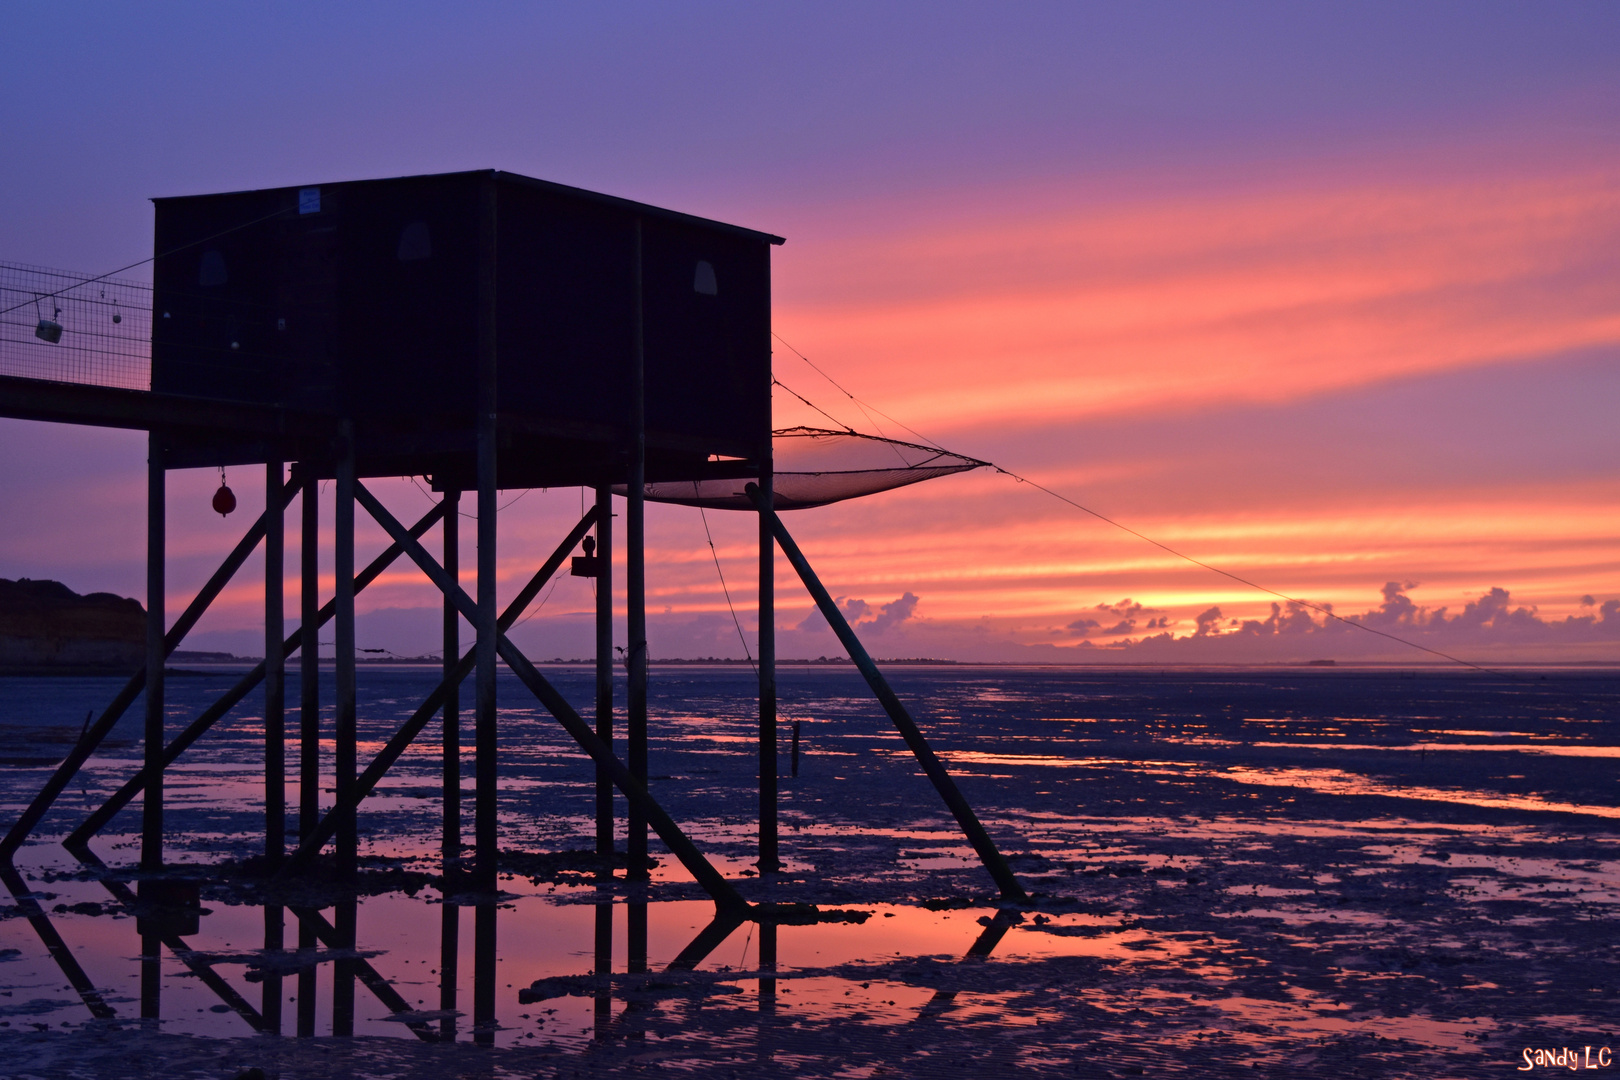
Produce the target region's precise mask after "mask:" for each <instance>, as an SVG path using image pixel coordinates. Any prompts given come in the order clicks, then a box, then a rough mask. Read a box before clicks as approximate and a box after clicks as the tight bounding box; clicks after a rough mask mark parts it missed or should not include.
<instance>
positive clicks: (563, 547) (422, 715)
mask: <svg viewBox="0 0 1620 1080" xmlns="http://www.w3.org/2000/svg"><path fill="white" fill-rule="evenodd" d="M595 524H596V508H595V507H592V508H591V509H590V510H589V511H587V512H586V514H585V516H584V517H583V518H581V519H580V521H579V524H578V525H575V526H574V528H573V531H572V532H570V533H569V534H568V535H567V536H566V537H564V538H563V542H562V543H560V544H558V545H557V550H556V551H554V552H552V554H551V558H549V559H547V560H546V562H545V564H544V565H543V566H541V567H540V569H539V570H538V571H536V572H535V575H534V577H532V578H530V579H529V583H528V584H527V585H525V586H524V587H523V591H522V592H520V593H518V595H517V596H516V597H515V598H513V600H512V602H511V603H510V604H508V605H507V607H506V610H505V611H504V612H502V613H501V617H500V619H499V620H498V621H497V625H498V626H499V627H500V628H501V629H502V630H503V631H504V630H506V629H508V628H510V627H511V625H512V624H513V623H515V622H516V621H517V619H518V616H520V615H522V614H523V612H524V610H525V609H527V608H528V606H529V605H530V604H531V603H533V602H534V598H535V597H536V596H538V595H539V594H540V590H541V589H543V588H545V585H546V582H548V581H550V580H551V577H552V575H553V574H555V573H556V572H557V571H558V569H560V568H561V567H562V564H563V561H564V560H566V559H567V558H568V556H569V555H570V553H572V552H573V550H574V549H575V548H576V547H578V546H579V542H580V540H581V539H583V538H584V536H585V534H586V533H587V532H589V531H590V529H591V526H593V525H595ZM396 546H397V545H396ZM477 657H478V652H477V650H476V649H469V650H467V652H466V653H465V654H463V655H462V657H461V660H460V661H459V662H458V663H457V665H456V667H455V670H454V671H453V672H452V673H451V674H450V675H448V676H446V677H445V678H444V679H442V680H440V682H439V685H438V686H437V687H435V688H434V690H433V693H431V694H429V695H428V697H427V700H426V701H424V702H423V703H422V706H421V708H419V709H417V710H416V712H415V713H413V714H412V715H411V718H410V719H409V720H407V721H405V723H404V724H403V725H402V726H401V727H400V729H399V731H398V732H396V733H395V734H394V737H393V738H391V739H389V740H388V744H387V745H386V746H384V747H383V748H382V750H380V751H379V752H378V753H377V756H376V757H375V758H373V759H372V762H371V764H370V765H368V766H366V771H365V772H363V773H361V774H360V777H359V779H357V780H356V781H355V782H354V785H353V788H352V795H351V798H350V799H349V800H348V802H342V803H339V804H338V805H336V806H334V807H332V808H331V809H330V810H328V811H327V812H326V814H325V815H324V816H323V817H322V818H321V820H320V822H319V824H317V825H316V826H315V830H314V831H313V832H312V833H310V835H309V836H307V837H305V838H304V839H303V840H302V841H301V842H300V843H299V845H298V850H297V851H295V852H293V853H292V855H290V856H288V858H287V861H286V863H285V864H283V866H282V868H281V870H280V871H278V872H277V874H276V877H277V878H278V879H279V878H283V877H286V876H287V875H289V874H291V873H293V872H295V871H296V870H297V869H298V868H299V867H300V866H302V865H303V864H305V863H307V862H308V861H309V860H310V859H311V858H313V857H314V855H315V853H316V852H318V851H320V850H321V848H323V847H325V846H326V842H327V841H328V840H330V839H332V837H333V836H334V835H335V834H336V833H337V830H338V825H339V823H340V822H341V821H342V817H343V814H344V813H345V812H347V811H349V810H353V809H357V808H358V807H359V806H360V804H361V803H362V802H364V801H365V798H366V796H368V795H370V794H371V793H372V791H373V790H374V789H375V788H376V787H377V784H378V783H379V782H380V781H381V780H382V778H383V776H384V775H385V774H386V773H387V772H388V770H389V769H390V768H392V767H393V764H394V762H396V761H398V760H399V757H400V755H401V754H403V753H404V752H405V750H406V748H407V747H409V746H410V745H411V743H412V742H413V741H414V740H415V739H416V737H417V736H418V735H419V734H421V732H422V729H423V728H425V727H427V726H428V724H429V723H430V722H431V721H432V720H433V718H434V716H435V714H437V713H438V711H439V710H440V709H441V708H443V707H444V702H445V699H446V698H447V697H448V696H449V694H450V691H451V690H452V689H453V688H455V687H457V686H459V685H461V682H462V681H463V680H464V679H466V677H467V676H468V675H469V674H471V673H472V669H473V665H474V664H475V663H476V662H477Z"/></svg>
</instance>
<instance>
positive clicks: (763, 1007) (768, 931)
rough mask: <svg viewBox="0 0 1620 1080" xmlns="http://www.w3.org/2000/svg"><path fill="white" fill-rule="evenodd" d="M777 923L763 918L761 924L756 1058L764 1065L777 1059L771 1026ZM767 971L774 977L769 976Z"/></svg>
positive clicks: (773, 1015) (773, 1019)
mask: <svg viewBox="0 0 1620 1080" xmlns="http://www.w3.org/2000/svg"><path fill="white" fill-rule="evenodd" d="M775 971H776V924H775V923H774V922H770V921H768V920H763V921H761V922H760V924H759V1041H758V1043H757V1045H756V1048H755V1057H756V1060H758V1061H759V1062H760V1064H762V1065H769V1064H771V1063H772V1062H774V1061H775V1057H776V1054H775V1043H774V1040H773V1039H772V1038H771V1028H772V1025H773V1024H774V1023H775V1020H776V979H775V978H774V973H775ZM766 972H771V973H772V976H773V977H770V978H767V977H766V974H765V973H766Z"/></svg>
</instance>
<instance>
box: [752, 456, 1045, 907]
mask: <svg viewBox="0 0 1620 1080" xmlns="http://www.w3.org/2000/svg"><path fill="white" fill-rule="evenodd" d="M745 490H746V491H747V492H748V496H749V498H751V499H753V500H754V504H755V505H756V506H758V507H759V510H760V513H762V514H764V515H766V516H767V517H768V518H769V519H770V523H771V532H772V533H773V534H774V535H775V536H776V543H777V545H778V546H779V547H781V549H782V553H783V554H784V555H786V556H787V557H788V562H790V563H792V564H793V569H795V570H797V571H798V572H799V580H801V581H803V582H804V587H805V589H807V590H808V591H809V593H810V597H811V599H813V600H814V601H815V602H816V606H817V607H818V608H820V609H821V613H822V614H823V615H825V616H826V617H827V622H828V624H829V625H830V626H831V627H832V630H833V633H835V634H837V635H838V640H839V641H840V642H842V643H843V646H844V648H845V649H846V650H848V652H849V658H850V659H851V660H853V661H855V666H856V667H858V668H860V670H861V674H862V675H864V676H865V677H866V684H867V685H868V686H870V687H871V688H872V693H873V694H875V695H876V696H877V699H878V702H879V703H880V704H881V705H882V706H883V711H884V712H886V713H888V714H889V719H890V720H892V721H893V722H894V726H895V728H896V729H897V730H898V731H899V732H900V737H901V738H903V739H905V740H906V746H908V747H909V748H910V749H911V752H912V753H913V754H914V755H916V757H917V761H918V762H919V763H920V764H921V765H922V767H923V772H925V773H927V774H928V779H929V780H931V781H932V782H933V784H934V790H935V791H938V792H939V796H940V798H942V799H944V800H945V805H946V806H947V807H949V808H950V811H951V813H952V814H954V815H955V816H956V823H957V824H958V825H960V826H961V828H962V832H963V833H964V834H966V836H967V838H968V842H969V843H970V844H972V845H973V850H974V851H976V852H978V855H979V861H980V862H982V863H984V868H985V869H986V870H988V871H990V876H991V877H992V878H994V879H995V882H996V887H997V888H999V889H1000V890H1001V895H1002V898H1003V899H1006V900H1011V901H1014V902H1017V903H1022V902H1024V901H1026V900H1028V899H1029V897H1028V895H1027V894H1026V893H1025V892H1024V887H1023V886H1022V885H1020V884H1019V883H1018V878H1017V877H1016V876H1014V874H1013V872H1012V867H1010V866H1008V865H1007V860H1006V858H1005V856H1003V855H1002V854H1001V852H1000V850H999V849H997V847H996V844H995V841H994V840H991V839H990V834H989V833H987V832H985V830H984V826H983V825H981V824H979V818H978V815H977V814H975V813H974V812H973V807H972V806H970V805H968V801H967V800H966V799H965V798H963V797H962V792H961V791H960V790H958V789H957V786H956V781H955V780H953V779H951V774H950V773H949V772H947V771H946V770H945V766H944V765H943V764H942V763H941V762H940V760H939V758H938V757H937V756H935V754H934V751H933V749H932V748H931V747H930V746H929V745H928V740H927V739H925V738H923V733H922V731H921V729H919V728H918V727H917V722H916V721H915V720H913V719H912V718H911V714H910V713H908V712H907V711H906V707H905V706H904V705H902V704H901V703H900V699H899V698H898V697H896V696H895V693H894V691H893V690H892V689H891V688H890V687H889V681H888V680H887V679H885V678H884V677H883V673H882V672H880V671H879V670H878V668H877V665H876V664H875V663H873V662H872V657H871V655H870V654H868V653H867V651H866V647H865V646H864V645H862V644H861V640H860V638H858V637H856V636H855V631H854V629H853V628H851V627H850V625H849V620H848V619H846V618H844V613H843V612H841V611H839V610H838V605H837V604H836V603H834V602H833V598H832V596H831V594H829V593H828V592H827V587H826V586H825V585H823V584H822V583H821V579H820V578H818V577H817V576H816V572H815V571H814V570H812V569H811V568H810V562H809V560H808V559H806V558H805V557H804V552H802V551H800V550H799V545H798V544H796V543H794V542H793V537H791V536H789V535H788V531H787V529H786V528H785V527H784V526H783V525H782V519H781V518H780V517H779V516H778V515H777V513H776V512H775V511H774V510H772V509H771V508H770V507H769V506H766V505H765V503H764V500H763V499H762V498H761V497H760V493H759V488H758V487H756V486H755V485H753V484H749V485H748V486H747V488H746V489H745Z"/></svg>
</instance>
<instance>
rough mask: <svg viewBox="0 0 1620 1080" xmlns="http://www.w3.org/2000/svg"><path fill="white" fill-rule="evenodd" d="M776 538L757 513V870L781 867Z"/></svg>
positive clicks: (766, 481)
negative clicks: (777, 744) (777, 735)
mask: <svg viewBox="0 0 1620 1080" xmlns="http://www.w3.org/2000/svg"><path fill="white" fill-rule="evenodd" d="M759 486H760V491H761V492H762V495H761V504H760V505H762V506H765V507H769V506H770V505H771V462H770V461H769V459H767V460H765V461H763V462H761V463H760V471H759ZM775 556H776V542H775V540H774V539H773V538H772V536H771V522H770V514H769V513H768V512H767V511H765V510H761V511H760V515H759V862H758V864H757V865H758V866H759V872H760V873H761V874H773V873H775V872H776V871H778V870H780V869H781V868H782V861H781V859H780V858H778V840H777V822H776V800H777V784H776V775H777V762H776V558H775Z"/></svg>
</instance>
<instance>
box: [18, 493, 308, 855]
mask: <svg viewBox="0 0 1620 1080" xmlns="http://www.w3.org/2000/svg"><path fill="white" fill-rule="evenodd" d="M292 495H293V491H292V489H291V487H289V488H287V489H284V490H283V491H282V500H283V502H286V501H289V500H291V498H292ZM263 537H264V517H263V516H262V515H261V516H260V517H259V519H258V520H257V521H255V522H254V523H253V525H252V526H251V527H250V528H249V529H248V531H247V533H246V534H245V535H244V536H243V537H242V539H241V540H239V541H237V544H236V547H234V548H232V549H231V553H230V554H229V555H227V556H226V557H225V561H224V562H222V563H221V564H220V565H219V568H218V569H217V570H215V571H214V575H213V577H211V578H209V579H208V581H207V583H206V584H204V585H203V587H202V588H201V589H200V590H198V592H197V595H196V596H195V597H193V598H192V600H191V603H190V604H188V605H186V610H185V611H183V612H182V613H181V614H180V617H179V618H177V619H176V620H175V621H174V626H173V627H172V628H170V630H169V632H168V634H167V635H165V636H164V639H163V651H164V655H165V656H167V655H168V654H170V653H172V652H174V650H175V649H177V648H179V646H180V643H181V642H182V641H184V640H185V637H186V635H187V634H188V633H190V632H191V628H192V627H193V626H195V625H196V624H197V620H198V619H200V618H202V616H203V613H204V612H206V611H207V610H208V607H209V605H210V604H212V603H213V602H214V599H215V598H216V597H217V596H219V594H220V593H221V592H222V591H223V590H224V588H225V586H226V585H227V584H229V583H230V580H231V578H232V577H234V576H235V574H236V572H237V571H238V570H240V569H241V568H242V564H243V563H245V562H246V561H247V559H248V556H249V555H252V554H253V549H254V548H256V547H257V546H258V544H259V541H260V540H261V539H263ZM146 671H147V668H146V663H145V661H144V660H143V661H142V664H141V668H140V670H139V671H137V672H136V673H135V674H134V675H132V676H130V679H129V681H128V682H126V683H125V684H124V688H123V689H122V690H120V691H119V692H118V693H117V695H116V696H114V698H113V700H112V701H111V702H110V703H109V704H108V706H107V708H106V709H105V710H104V711H103V712H102V714H101V716H100V717H99V718H98V719H97V720H96V722H95V723H94V724H92V725H90V728H89V730H88V731H86V732H85V733H84V735H83V737H81V738H80V739H79V741H78V742H77V743H75V744H74V746H73V749H72V750H70V751H69V752H68V755H67V757H66V758H64V759H63V760H62V764H61V765H58V766H57V768H56V771H55V772H54V773H52V774H51V778H50V779H49V780H47V781H46V782H45V786H44V787H42V788H40V790H39V793H38V794H37V795H35V796H34V798H33V801H32V802H30V803H29V804H28V806H27V808H26V809H24V810H23V812H22V813H21V814H20V815H18V817H17V820H16V822H15V823H14V824H13V825H12V826H11V829H10V831H9V832H7V833H6V838H5V840H3V841H0V866H4V865H10V864H11V863H12V859H13V856H14V855H15V854H16V852H17V849H18V848H20V847H21V846H22V844H23V841H25V840H27V839H28V836H29V834H30V833H32V832H33V831H34V828H35V827H36V826H37V825H38V824H39V823H40V821H41V820H42V819H43V818H44V817H45V815H46V814H47V813H49V812H50V809H51V806H52V805H53V804H54V803H55V802H56V800H57V798H58V797H59V796H60V795H61V794H62V792H63V791H64V790H66V788H67V786H68V784H69V783H70V782H72V780H73V777H74V776H76V775H77V774H78V771H79V770H80V769H81V768H83V767H84V763H85V762H86V761H88V760H89V758H90V755H91V754H93V753H94V752H95V750H96V748H97V747H98V746H100V745H101V742H102V740H103V739H105V738H106V737H107V735H108V734H109V733H110V732H111V731H112V729H113V727H114V726H115V725H116V724H117V723H118V721H119V720H120V719H122V718H123V715H124V713H125V712H126V711H127V710H128V709H129V707H130V706H131V705H133V704H134V703H135V699H136V698H137V697H139V696H140V693H141V691H142V690H143V689H144V688H145V686H146Z"/></svg>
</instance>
